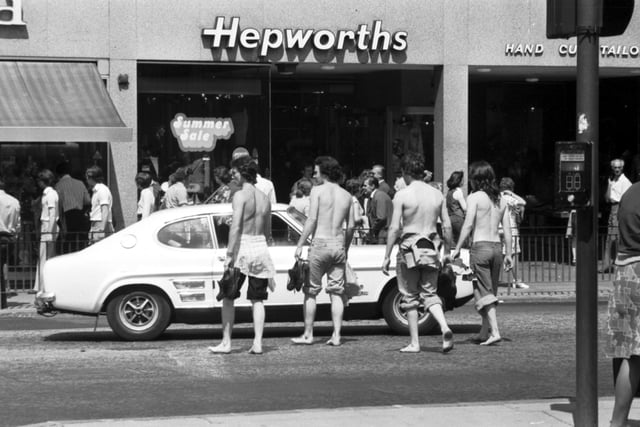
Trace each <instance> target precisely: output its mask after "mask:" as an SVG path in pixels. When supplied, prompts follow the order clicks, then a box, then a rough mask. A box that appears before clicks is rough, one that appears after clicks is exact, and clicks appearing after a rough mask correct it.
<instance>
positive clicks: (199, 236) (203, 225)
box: [158, 217, 213, 249]
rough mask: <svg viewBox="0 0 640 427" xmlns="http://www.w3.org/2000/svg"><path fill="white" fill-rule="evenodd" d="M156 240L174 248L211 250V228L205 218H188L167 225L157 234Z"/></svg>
mask: <svg viewBox="0 0 640 427" xmlns="http://www.w3.org/2000/svg"><path fill="white" fill-rule="evenodd" d="M158 240H159V241H160V242H161V243H163V244H165V245H167V246H172V247H175V248H189V249H212V248H213V240H212V238H211V227H210V225H209V219H208V218H207V217H199V218H189V219H185V220H183V221H177V222H173V223H171V224H168V225H166V226H164V227H162V229H160V231H159V232H158Z"/></svg>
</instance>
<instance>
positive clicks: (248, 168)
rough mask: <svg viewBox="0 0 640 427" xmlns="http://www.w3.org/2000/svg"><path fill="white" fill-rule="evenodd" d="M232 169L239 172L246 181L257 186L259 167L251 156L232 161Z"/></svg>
mask: <svg viewBox="0 0 640 427" xmlns="http://www.w3.org/2000/svg"><path fill="white" fill-rule="evenodd" d="M231 167H232V168H235V169H237V170H238V172H239V173H240V175H241V176H242V177H243V178H244V180H245V181H247V182H249V183H251V184H255V183H256V177H257V175H258V165H257V164H256V162H255V160H253V159H252V158H251V157H249V156H242V157H238V158H236V159H235V160H233V161H231Z"/></svg>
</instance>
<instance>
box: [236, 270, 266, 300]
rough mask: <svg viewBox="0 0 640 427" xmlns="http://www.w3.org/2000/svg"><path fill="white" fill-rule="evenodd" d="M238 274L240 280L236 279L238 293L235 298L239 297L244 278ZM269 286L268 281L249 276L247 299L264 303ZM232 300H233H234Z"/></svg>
mask: <svg viewBox="0 0 640 427" xmlns="http://www.w3.org/2000/svg"><path fill="white" fill-rule="evenodd" d="M239 274H240V278H239V279H238V283H239V285H238V293H237V294H236V298H239V297H240V289H242V285H244V282H245V280H244V279H245V277H247V276H245V275H244V274H242V273H239ZM268 285H269V279H264V278H260V277H253V276H249V287H248V288H247V299H248V300H249V301H265V300H266V299H267V298H268V297H269V293H268V292H267V287H268ZM236 298H234V299H236Z"/></svg>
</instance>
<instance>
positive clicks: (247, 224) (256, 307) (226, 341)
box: [209, 155, 275, 354]
mask: <svg viewBox="0 0 640 427" xmlns="http://www.w3.org/2000/svg"><path fill="white" fill-rule="evenodd" d="M257 173H258V166H257V164H256V162H255V161H254V160H253V159H252V158H251V157H249V156H246V155H245V156H239V157H237V158H235V159H233V160H232V162H231V176H232V177H233V179H234V180H236V182H238V183H240V185H241V186H242V189H241V190H240V191H237V192H236V193H235V194H234V195H233V201H232V206H233V220H232V223H231V229H230V231H229V246H228V249H227V258H226V261H225V270H226V269H228V268H233V267H235V268H237V269H239V270H240V272H241V273H242V275H243V276H248V277H249V287H248V290H247V299H248V300H250V301H251V304H252V309H253V330H254V338H253V346H252V347H251V349H250V350H249V353H251V354H262V332H263V330H264V318H265V310H264V303H263V301H264V300H266V299H267V287H268V286H269V284H270V281H272V280H273V277H274V276H275V268H274V266H273V261H272V260H271V256H270V255H269V250H268V247H267V239H268V238H269V237H270V235H271V203H270V202H269V199H268V198H267V196H266V195H265V194H264V193H262V192H261V191H260V190H258V189H257V188H256V187H255V183H256V176H257ZM243 282H244V277H242V278H241V281H240V283H241V284H242V283H243ZM240 286H241V285H240ZM238 297H240V290H239V289H238V292H236V294H235V295H225V296H224V299H223V300H222V342H221V343H220V344H218V345H217V346H215V347H209V350H210V351H211V352H212V353H230V352H231V331H232V329H233V321H234V315H235V312H234V304H233V301H234V300H235V299H236V298H238Z"/></svg>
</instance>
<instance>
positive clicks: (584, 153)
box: [554, 141, 593, 209]
mask: <svg viewBox="0 0 640 427" xmlns="http://www.w3.org/2000/svg"><path fill="white" fill-rule="evenodd" d="M592 148H593V144H592V143H591V142H575V141H557V142H556V155H555V173H554V186H555V196H554V202H555V207H556V209H576V208H583V207H587V206H590V205H591V186H592V185H593V183H592V182H591V168H592V167H593V165H592V163H591V159H592Z"/></svg>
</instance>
